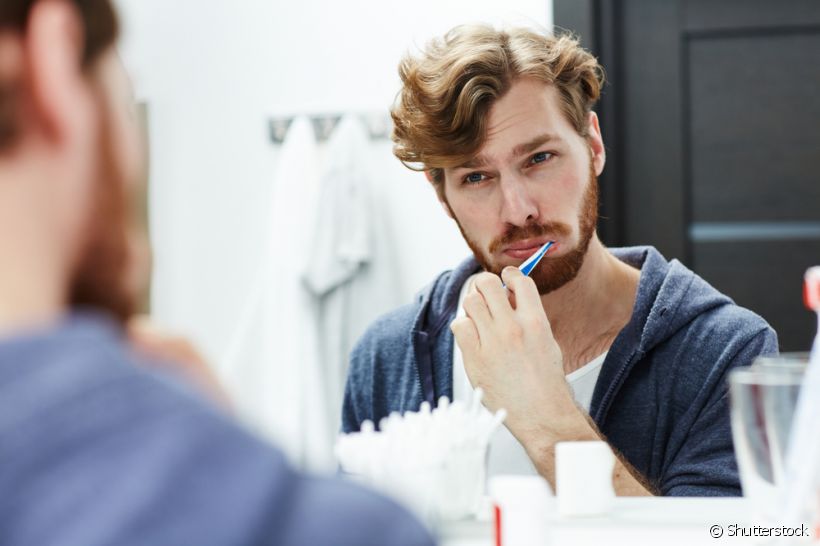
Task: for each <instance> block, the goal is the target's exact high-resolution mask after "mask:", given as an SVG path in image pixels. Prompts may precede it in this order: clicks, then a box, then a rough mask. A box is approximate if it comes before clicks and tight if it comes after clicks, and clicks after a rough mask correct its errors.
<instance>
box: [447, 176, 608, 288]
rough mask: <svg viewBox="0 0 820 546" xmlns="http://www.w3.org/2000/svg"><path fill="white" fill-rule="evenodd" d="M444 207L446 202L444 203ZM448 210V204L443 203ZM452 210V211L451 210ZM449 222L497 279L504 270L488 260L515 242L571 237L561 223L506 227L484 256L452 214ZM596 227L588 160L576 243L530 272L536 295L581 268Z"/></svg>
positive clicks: (562, 282)
mask: <svg viewBox="0 0 820 546" xmlns="http://www.w3.org/2000/svg"><path fill="white" fill-rule="evenodd" d="M445 203H446V199H445ZM447 206H448V207H449V206H450V205H449V203H447ZM451 210H452V209H451ZM453 218H454V219H455V220H456V224H458V228H459V230H460V231H461V235H462V236H463V237H464V240H465V241H466V242H467V245H468V246H469V247H470V250H472V251H473V255H474V256H475V259H476V261H477V262H478V263H479V264H480V265H481V267H482V268H483V269H484V270H485V271H489V272H491V273H494V274H496V275H501V270H502V269H504V267H505V266H502V265H499V264H497V263H494V262H493V261H492V259H491V258H490V256H491V255H492V254H494V253H495V252H497V251H498V250H501V249H502V248H504V247H506V246H507V245H510V244H512V243H514V242H516V241H522V240H524V239H530V238H536V237H544V236H559V237H568V236H569V235H571V234H572V228H571V227H570V226H569V225H567V224H565V223H562V222H546V223H536V222H532V223H528V224H526V225H525V226H509V227H508V229H507V231H506V232H505V233H504V234H503V235H501V236H500V237H498V238H496V239H494V240H493V241H492V242H491V243H490V245H489V247H488V252H487V253H485V252H484V250H483V249H482V248H481V247H480V246H479V245H478V243H476V242H475V241H474V240H472V239H471V238H470V237H469V236H468V235H467V234H466V233H465V231H464V228H463V227H462V226H461V222H459V221H458V218H456V217H455V214H453ZM597 223H598V178H597V176H596V175H595V170H594V168H593V165H592V161H591V160H590V165H589V180H588V182H587V187H586V190H585V191H584V197H583V201H582V203H581V209H580V211H579V213H578V231H579V234H580V239H579V241H578V244H577V245H576V246H575V248H573V249H572V250H570V251H569V252H568V253H567V254H565V255H564V256H560V257H555V258H552V257H550V256H549V255H547V256H545V257H544V259H542V260H541V261H540V262H539V263H538V265H537V266H536V268H535V269H533V270H532V272H530V277H531V278H532V280H533V281H535V286H536V287H537V288H538V293H539V294H541V295H542V296H543V295H544V294H549V293H550V292H552V291H554V290H557V289H559V288H561V287H562V286H564V285H565V284H567V283H568V282H570V281H571V280H573V279H574V278H575V277H576V276H577V275H578V272H579V271H580V270H581V266H582V265H583V264H584V258H585V257H586V254H587V250H588V249H589V242H590V241H591V240H592V236H593V235H594V234H595V227H596V225H597Z"/></svg>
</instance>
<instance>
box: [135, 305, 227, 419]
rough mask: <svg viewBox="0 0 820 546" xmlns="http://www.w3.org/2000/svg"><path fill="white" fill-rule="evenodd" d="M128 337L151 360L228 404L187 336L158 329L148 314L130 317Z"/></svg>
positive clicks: (222, 389)
mask: <svg viewBox="0 0 820 546" xmlns="http://www.w3.org/2000/svg"><path fill="white" fill-rule="evenodd" d="M127 333H128V340H129V342H130V343H131V346H132V347H134V349H135V350H136V351H137V352H139V353H142V354H143V355H145V356H146V357H148V358H150V359H151V360H152V361H156V362H160V363H162V364H167V365H168V369H170V370H172V371H175V372H177V373H178V374H179V375H181V376H182V377H183V378H184V379H186V380H188V381H189V382H190V383H192V384H193V385H195V386H196V388H198V389H199V390H200V391H202V392H203V393H204V394H205V395H206V396H208V397H209V398H210V399H211V400H212V401H214V402H216V404H217V405H219V406H220V407H222V408H223V409H226V410H230V409H231V403H230V399H229V398H228V395H227V393H226V392H225V390H224V388H223V387H222V385H221V384H220V383H219V380H218V379H217V378H216V375H215V374H214V373H213V371H212V370H211V367H210V366H209V365H208V363H207V362H206V360H205V358H203V356H202V355H201V354H200V353H199V351H197V349H196V348H195V347H194V346H193V345H192V344H191V342H190V341H188V340H187V339H185V338H183V337H180V336H176V335H172V334H169V333H167V332H163V331H161V330H159V329H158V328H157V327H156V326H154V325H153V324H151V322H150V321H149V320H148V318H147V317H136V318H134V319H131V321H130V322H129V323H128V327H127Z"/></svg>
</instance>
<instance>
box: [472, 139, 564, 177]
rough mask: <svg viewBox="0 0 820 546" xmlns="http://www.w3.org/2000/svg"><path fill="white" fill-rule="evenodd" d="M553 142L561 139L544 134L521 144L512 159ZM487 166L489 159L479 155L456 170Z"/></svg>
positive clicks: (513, 153)
mask: <svg viewBox="0 0 820 546" xmlns="http://www.w3.org/2000/svg"><path fill="white" fill-rule="evenodd" d="M552 140H560V139H559V138H558V137H556V136H555V135H553V134H551V133H544V134H541V135H538V136H537V137H535V138H533V139H532V140H529V141H527V142H524V143H523V144H519V145H517V146H516V147H515V148H513V151H512V157H519V156H522V155H524V154H528V153H530V152H532V151H533V150H535V149H537V148H539V147H540V146H543V145H544V144H546V143H547V142H550V141H552ZM487 164H488V161H487V158H485V157H484V156H481V155H477V156H475V157H474V158H472V159H470V160H469V161H466V162H464V163H462V164H461V165H459V166H457V167H456V169H475V168H478V167H485V166H486V165H487Z"/></svg>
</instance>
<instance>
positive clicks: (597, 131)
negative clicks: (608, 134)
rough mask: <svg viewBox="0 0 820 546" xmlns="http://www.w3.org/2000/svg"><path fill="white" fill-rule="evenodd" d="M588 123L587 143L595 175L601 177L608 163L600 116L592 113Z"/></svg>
mask: <svg viewBox="0 0 820 546" xmlns="http://www.w3.org/2000/svg"><path fill="white" fill-rule="evenodd" d="M587 123H588V127H587V132H588V135H587V142H588V143H589V149H590V151H591V152H592V165H593V167H594V168H595V175H596V176H599V175H600V174H601V172H603V170H604V164H605V163H606V149H605V148H604V139H603V137H602V136H601V126H600V125H599V124H598V114H596V113H595V112H590V113H589V117H588V119H587Z"/></svg>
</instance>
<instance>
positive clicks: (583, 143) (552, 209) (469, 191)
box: [439, 79, 604, 294]
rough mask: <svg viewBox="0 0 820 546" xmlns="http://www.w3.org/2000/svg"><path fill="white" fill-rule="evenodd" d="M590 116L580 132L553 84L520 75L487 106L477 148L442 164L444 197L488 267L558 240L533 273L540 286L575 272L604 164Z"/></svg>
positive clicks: (549, 287) (592, 221)
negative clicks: (463, 159)
mask: <svg viewBox="0 0 820 546" xmlns="http://www.w3.org/2000/svg"><path fill="white" fill-rule="evenodd" d="M589 122H590V136H589V137H586V138H585V137H582V136H580V135H579V134H578V132H577V131H576V130H575V129H574V128H573V126H572V125H571V124H570V122H569V121H568V120H567V119H566V117H565V116H564V114H563V113H562V112H561V110H560V106H559V98H558V93H557V91H556V90H555V88H554V87H552V86H551V85H548V84H544V83H542V82H539V81H537V80H533V79H520V80H517V81H516V82H515V83H513V85H512V86H511V88H510V90H509V91H508V92H507V93H506V94H505V95H504V96H503V97H502V98H501V99H499V100H498V101H497V102H496V103H495V104H494V105H493V107H492V108H491V109H490V112H489V119H488V131H487V138H486V141H485V143H484V145H483V146H482V147H481V149H480V150H479V151H478V153H477V155H476V156H475V157H474V158H473V159H472V160H471V161H469V162H468V163H467V164H465V165H461V166H459V167H456V168H447V169H445V170H444V178H445V179H444V186H443V189H442V191H441V192H440V194H439V195H440V197H441V199H442V203H443V204H444V206H445V208H446V209H447V210H448V213H449V214H450V215H451V216H452V217H453V219H454V220H455V221H456V222H457V224H458V226H459V229H461V233H462V235H463V236H464V238H465V240H466V241H467V244H468V245H469V246H470V248H471V249H472V251H473V253H474V254H475V257H476V259H477V260H478V262H479V263H480V264H481V265H482V267H484V269H486V270H487V271H491V272H494V273H496V274H498V273H500V272H501V270H502V269H503V268H504V267H506V266H510V265H512V266H518V265H520V264H521V263H522V262H524V261H525V260H526V259H527V258H528V257H530V256H531V255H532V254H533V253H534V252H535V251H536V250H537V249H538V247H540V246H541V245H542V244H544V243H545V242H547V241H555V242H556V246H555V247H554V248H553V249H552V250H551V251H550V252H549V253H548V255H547V256H546V257H545V258H544V259H543V260H542V261H541V263H540V264H539V265H538V267H536V268H535V270H534V271H533V272H532V274H531V276H532V277H533V280H535V283H536V286H537V287H538V290H539V292H540V293H541V294H546V293H549V292H551V291H553V290H555V289H557V288H560V287H561V286H563V285H564V284H566V283H567V282H569V281H571V280H572V279H573V278H575V276H576V275H577V273H578V271H579V270H580V268H581V265H582V264H583V260H584V256H585V255H586V251H587V248H588V245H589V242H590V240H591V239H592V237H594V236H595V225H596V222H597V218H598V214H597V209H598V183H597V175H598V174H600V172H601V170H602V169H603V164H604V151H603V143H602V142H601V138H600V131H599V129H598V125H597V118H595V117H594V115H591V116H590V120H589Z"/></svg>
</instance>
